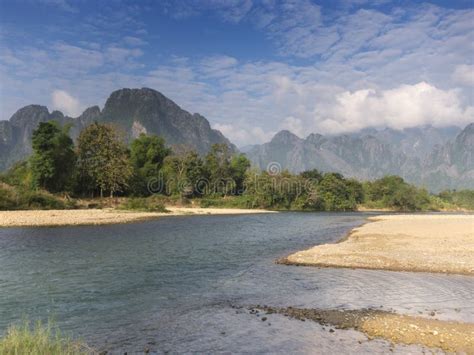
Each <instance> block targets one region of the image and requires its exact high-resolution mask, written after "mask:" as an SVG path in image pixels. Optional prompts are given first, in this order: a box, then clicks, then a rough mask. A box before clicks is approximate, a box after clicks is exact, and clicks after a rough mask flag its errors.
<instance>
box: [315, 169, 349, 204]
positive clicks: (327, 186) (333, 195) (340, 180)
mask: <svg viewBox="0 0 474 355" xmlns="http://www.w3.org/2000/svg"><path fill="white" fill-rule="evenodd" d="M352 185H353V183H349V182H348V181H347V180H346V179H344V177H343V176H342V175H341V174H338V173H327V174H324V177H323V179H322V180H321V182H320V183H319V185H318V188H317V192H318V194H319V196H320V198H321V199H322V200H323V203H324V209H325V210H326V211H347V210H353V209H354V208H355V207H356V203H357V201H356V199H357V198H358V196H357V190H356V189H354V186H352Z"/></svg>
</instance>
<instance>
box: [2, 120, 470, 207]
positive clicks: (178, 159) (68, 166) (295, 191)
mask: <svg viewBox="0 0 474 355" xmlns="http://www.w3.org/2000/svg"><path fill="white" fill-rule="evenodd" d="M69 129H70V127H69V126H65V127H60V126H59V125H58V124H57V123H55V122H53V121H50V122H42V123H40V124H39V126H38V128H37V129H36V130H35V131H34V132H33V135H32V148H33V154H32V155H31V157H30V158H29V159H28V160H27V161H24V162H21V163H18V164H16V165H15V166H13V167H12V168H11V169H10V170H9V171H8V172H7V173H5V174H4V175H3V176H2V177H1V180H2V181H3V185H2V186H0V209H9V208H15V206H16V207H17V208H38V207H41V205H42V203H43V204H48V205H49V206H51V208H58V203H59V202H58V203H53V202H52V201H53V200H52V197H51V195H47V193H48V192H49V193H52V194H56V195H63V196H72V197H90V198H94V197H104V196H109V197H114V196H126V197H132V198H138V199H140V198H141V199H146V198H149V197H150V196H152V195H153V196H155V197H156V196H173V197H176V198H179V199H180V200H182V201H185V200H190V199H196V200H199V203H200V205H201V206H220V207H245V208H268V209H285V210H308V211H310V210H311V211H351V210H355V209H356V208H357V207H358V206H360V205H363V206H365V207H368V208H377V209H378V208H388V209H394V210H400V211H417V210H439V209H448V208H453V206H454V207H455V206H459V207H462V208H467V209H472V208H474V192H473V191H467V192H463V193H462V194H460V193H459V192H456V191H445V192H443V193H441V194H439V195H433V194H430V193H429V192H428V191H427V190H425V189H423V188H418V187H416V186H413V185H410V184H408V183H406V182H405V181H404V180H403V179H402V178H401V177H398V176H386V177H383V178H381V179H378V180H375V181H370V182H360V181H358V180H356V179H348V178H345V177H344V176H342V175H341V174H338V173H330V172H329V173H322V172H319V171H317V170H311V171H305V172H303V173H300V174H291V173H290V172H288V171H282V172H278V173H277V174H272V172H271V171H270V172H266V171H258V170H255V169H252V168H251V164H250V161H249V160H248V159H247V158H246V156H245V155H243V154H234V153H232V152H231V151H230V150H229V147H228V146H226V145H225V144H216V145H213V146H212V148H211V150H210V152H209V153H208V154H207V155H205V156H200V155H199V154H197V153H196V152H194V151H192V150H186V149H180V151H179V152H178V151H175V152H173V150H172V149H170V148H169V147H167V146H166V143H165V141H164V140H163V138H161V137H158V136H149V135H143V134H142V135H140V136H139V137H138V138H136V139H134V140H132V141H131V143H130V144H129V145H126V144H125V139H124V135H123V134H122V133H121V132H120V131H119V130H118V129H116V128H114V127H113V126H111V125H108V124H99V123H97V122H96V123H93V124H91V125H89V126H88V127H86V128H85V129H84V130H83V131H82V132H81V133H80V135H79V137H78V139H77V142H76V144H74V142H73V140H72V139H71V138H70V136H69ZM12 186H13V187H15V188H16V190H13V189H12ZM48 196H49V197H48ZM48 199H49V200H48ZM45 201H46V202H45ZM48 201H49V202H48ZM129 205H130V206H132V207H133V206H145V207H146V206H147V203H146V202H144V201H137V200H135V201H134V202H132V203H130V204H129ZM66 207H67V206H66Z"/></svg>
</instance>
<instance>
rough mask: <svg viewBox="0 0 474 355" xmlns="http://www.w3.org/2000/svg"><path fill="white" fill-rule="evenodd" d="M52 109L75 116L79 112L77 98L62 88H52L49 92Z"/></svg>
mask: <svg viewBox="0 0 474 355" xmlns="http://www.w3.org/2000/svg"><path fill="white" fill-rule="evenodd" d="M51 104H52V107H53V109H56V110H59V111H62V112H63V113H64V114H65V115H68V116H72V117H76V116H79V114H80V113H81V104H80V103H79V100H78V99H76V98H74V97H72V96H71V95H70V94H69V93H67V92H66V91H64V90H54V91H53V93H52V94H51Z"/></svg>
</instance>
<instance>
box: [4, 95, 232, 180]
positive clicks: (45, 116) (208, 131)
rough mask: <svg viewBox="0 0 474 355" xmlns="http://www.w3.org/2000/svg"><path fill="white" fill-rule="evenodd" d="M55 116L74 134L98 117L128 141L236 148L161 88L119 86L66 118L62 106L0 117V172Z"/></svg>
mask: <svg viewBox="0 0 474 355" xmlns="http://www.w3.org/2000/svg"><path fill="white" fill-rule="evenodd" d="M50 120H53V121H57V122H58V123H60V124H61V125H65V124H70V125H71V130H70V134H71V136H72V137H73V138H74V139H75V138H77V137H78V136H79V133H80V131H81V130H82V129H83V128H84V127H86V126H87V125H89V124H91V123H93V122H95V121H97V122H99V123H111V124H114V125H116V126H118V127H119V128H120V129H121V130H122V131H123V132H125V136H126V138H127V140H130V139H132V138H135V137H138V136H139V135H140V134H141V133H145V134H156V135H159V136H162V137H163V138H165V140H166V143H167V144H168V145H170V146H174V147H176V146H178V145H179V146H182V147H185V148H187V149H188V148H189V149H193V150H196V151H197V152H199V153H200V154H205V153H206V152H208V151H209V149H210V147H211V146H212V145H213V144H215V143H224V144H227V145H228V146H229V148H230V149H231V151H236V147H235V146H234V145H233V144H232V143H231V142H230V141H229V140H228V139H227V138H226V137H224V136H223V135H222V133H221V132H219V131H217V130H215V129H212V128H211V126H210V124H209V121H208V120H207V119H206V118H205V117H203V116H201V115H200V114H198V113H194V114H191V113H189V112H187V111H185V110H183V109H181V108H180V107H179V106H178V105H177V104H176V103H174V102H173V101H172V100H170V99H168V98H167V97H166V96H164V95H163V94H161V93H160V92H158V91H156V90H153V89H149V88H142V89H121V90H117V91H114V92H113V93H112V94H111V95H110V96H109V98H108V99H107V101H106V103H105V106H104V109H103V110H102V111H101V110H100V108H99V107H98V106H93V107H89V108H88V109H86V110H85V111H84V112H83V113H82V114H81V115H80V116H79V117H75V118H72V117H68V116H64V114H63V113H62V112H60V111H53V112H51V113H50V112H49V110H48V108H47V107H45V106H40V105H29V106H25V107H23V108H21V109H19V110H18V111H17V112H16V113H15V114H14V115H13V116H12V117H11V118H10V120H8V121H0V171H2V170H5V169H8V168H9V167H10V166H11V165H12V164H13V163H15V162H17V161H19V160H22V159H25V158H26V157H27V156H28V155H30V154H31V135H32V133H33V130H34V129H36V127H37V126H38V124H39V123H40V122H45V121H50Z"/></svg>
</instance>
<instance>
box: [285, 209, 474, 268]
mask: <svg viewBox="0 0 474 355" xmlns="http://www.w3.org/2000/svg"><path fill="white" fill-rule="evenodd" d="M279 262H280V263H285V264H292V265H305V266H322V267H346V268H364V269H383V270H394V271H419V272H441V273H456V274H468V275H474V215H461V214H459V215H387V216H378V217H371V218H369V223H367V224H365V225H363V226H361V227H359V228H355V229H354V230H353V231H352V232H351V233H350V234H349V236H347V237H346V238H345V239H344V240H342V241H341V242H339V243H336V244H324V245H319V246H316V247H313V248H311V249H308V250H305V251H300V252H297V253H294V254H292V255H290V256H288V257H287V258H285V259H282V260H280V261H279Z"/></svg>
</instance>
